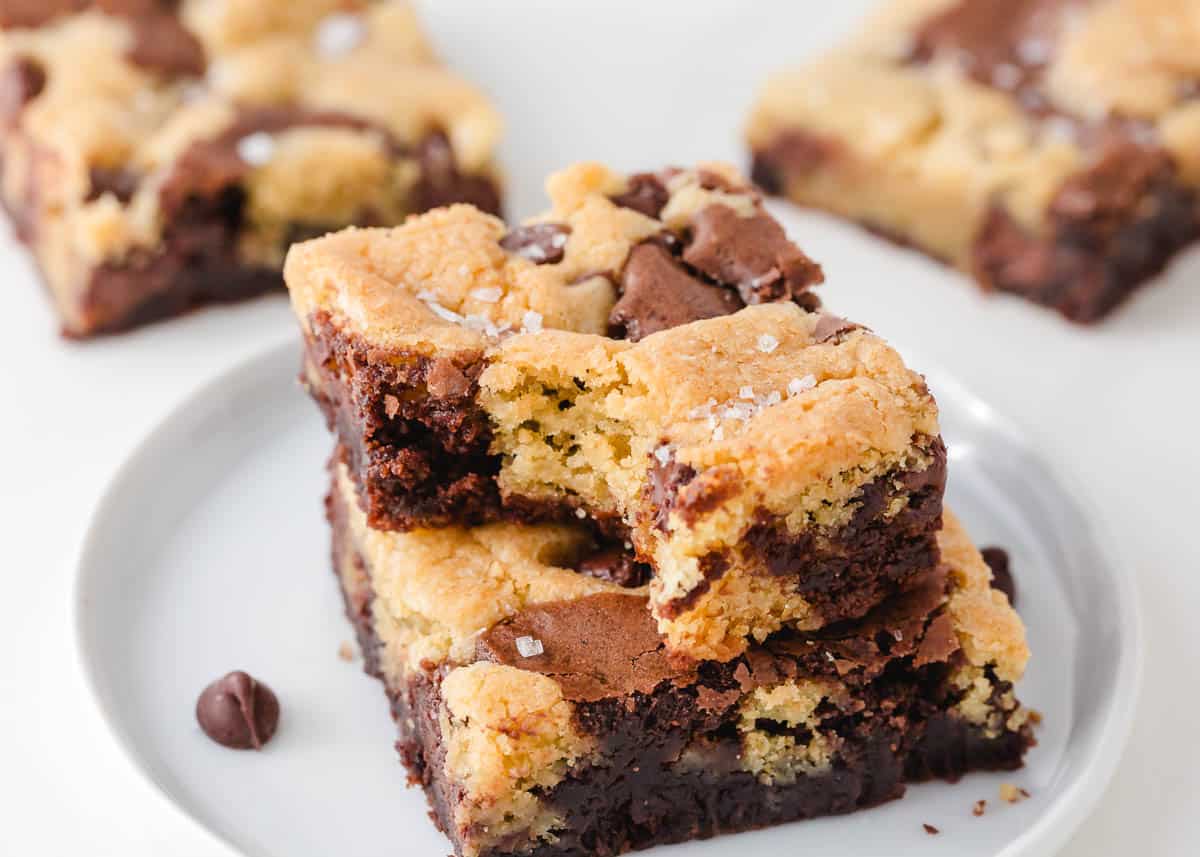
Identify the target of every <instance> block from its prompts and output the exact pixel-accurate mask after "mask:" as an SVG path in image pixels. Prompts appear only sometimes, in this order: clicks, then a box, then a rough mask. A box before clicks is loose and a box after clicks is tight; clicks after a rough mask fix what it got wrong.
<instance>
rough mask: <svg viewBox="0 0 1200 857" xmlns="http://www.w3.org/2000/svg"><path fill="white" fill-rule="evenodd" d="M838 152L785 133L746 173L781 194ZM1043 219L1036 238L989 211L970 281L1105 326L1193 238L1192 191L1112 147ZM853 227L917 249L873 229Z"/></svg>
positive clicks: (1149, 160)
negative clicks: (1106, 318)
mask: <svg viewBox="0 0 1200 857" xmlns="http://www.w3.org/2000/svg"><path fill="white" fill-rule="evenodd" d="M1116 133H1119V132H1116ZM837 151H838V149H837V145H836V143H835V142H832V141H826V140H822V139H819V138H817V137H816V136H814V135H808V134H804V133H802V132H788V133H786V134H784V135H781V136H780V138H779V140H778V141H777V142H776V144H774V145H772V146H768V147H765V148H762V149H760V150H758V151H756V152H755V153H754V156H753V157H754V162H753V166H752V174H753V177H754V180H755V181H756V182H757V183H758V184H759V185H760V186H761V187H762V188H763V189H764V190H766V191H768V192H769V193H782V192H784V190H785V189H786V186H787V182H788V176H790V175H804V174H807V173H809V172H812V171H814V170H818V169H820V168H821V166H822V164H823V163H824V162H825V161H826V160H827V159H829V158H835V157H837ZM1047 215H1048V224H1047V228H1046V231H1045V232H1044V233H1043V234H1034V233H1031V232H1029V231H1028V230H1027V229H1025V228H1024V227H1022V226H1021V225H1019V224H1018V223H1017V222H1016V221H1015V220H1013V218H1012V217H1011V216H1010V215H1009V214H1008V213H1007V212H1006V211H1005V210H1004V208H1003V207H1002V206H1000V205H997V206H995V207H994V208H993V209H992V211H991V214H990V216H989V217H988V219H987V221H986V222H985V223H984V225H983V227H982V229H981V230H980V232H979V235H978V236H977V237H976V239H975V243H974V246H973V248H972V261H971V273H972V274H973V275H974V276H975V277H976V278H977V279H978V280H979V282H980V283H981V284H982V285H983V286H984V287H985V288H988V289H995V290H996V291H1001V292H1010V293H1013V294H1017V295H1020V296H1021V297H1023V298H1025V299H1027V300H1030V301H1033V302H1034V303H1037V304H1040V305H1042V306H1045V307H1049V308H1051V309H1054V310H1057V311H1058V312H1059V313H1061V314H1062V315H1063V316H1065V317H1066V318H1068V319H1070V320H1071V321H1076V322H1082V323H1088V322H1094V321H1098V320H1100V319H1101V318H1103V317H1104V316H1105V315H1107V314H1108V313H1109V312H1111V311H1112V310H1113V309H1114V308H1116V307H1117V306H1119V305H1120V304H1121V303H1122V302H1123V301H1124V300H1125V299H1126V298H1128V297H1129V296H1130V295H1131V294H1132V293H1133V292H1134V291H1136V290H1137V288H1138V287H1139V286H1141V285H1142V284H1143V283H1145V282H1146V281H1147V280H1149V279H1151V278H1152V277H1155V276H1157V275H1158V274H1160V273H1162V271H1163V270H1164V269H1165V268H1166V266H1167V264H1168V263H1169V262H1170V261H1171V259H1172V258H1173V257H1174V256H1175V254H1177V253H1178V252H1180V251H1181V250H1183V249H1184V248H1185V247H1187V246H1188V245H1190V244H1192V243H1193V242H1195V241H1196V240H1198V239H1200V197H1198V195H1197V193H1196V191H1195V190H1193V189H1192V188H1190V187H1188V186H1186V185H1185V184H1184V183H1183V181H1182V179H1181V178H1180V176H1179V174H1178V170H1177V168H1176V166H1175V163H1174V161H1173V160H1172V158H1171V157H1170V156H1169V155H1168V154H1167V153H1166V152H1164V151H1163V150H1161V149H1157V148H1154V147H1151V146H1143V145H1140V144H1137V143H1132V142H1124V143H1114V144H1112V145H1111V146H1109V147H1108V148H1107V149H1106V150H1105V152H1104V153H1103V154H1102V155H1101V156H1100V157H1099V159H1098V160H1097V162H1096V164H1095V165H1094V166H1092V167H1091V168H1089V169H1087V170H1085V171H1083V172H1081V173H1078V174H1077V175H1075V176H1073V177H1072V178H1071V179H1069V180H1068V181H1067V182H1066V183H1065V184H1064V185H1063V187H1062V188H1061V189H1059V191H1058V193H1057V194H1055V197H1054V199H1053V200H1052V202H1051V204H1050V208H1049V210H1048V212H1047ZM860 225H861V226H863V227H864V228H865V229H867V230H869V231H871V232H873V233H875V234H883V236H884V237H886V238H888V239H889V240H892V241H893V242H895V243H898V244H900V245H902V246H907V247H914V245H913V244H912V243H911V242H909V241H907V240H906V239H905V238H904V237H903V236H897V235H895V234H893V233H888V232H886V231H883V230H881V229H880V228H879V227H878V226H877V225H876V224H872V223H862V224H860ZM915 249H922V248H920V247H916V248H915Z"/></svg>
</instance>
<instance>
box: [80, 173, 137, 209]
mask: <svg viewBox="0 0 1200 857" xmlns="http://www.w3.org/2000/svg"><path fill="white" fill-rule="evenodd" d="M89 179H90V181H91V188H90V189H89V190H88V195H87V198H86V199H87V201H88V202H91V201H92V200H95V199H99V198H100V197H102V196H104V194H106V193H111V194H112V195H113V196H115V197H116V198H117V199H118V200H119V201H120V202H123V203H125V202H129V200H131V199H133V195H134V193H136V192H137V187H138V182H139V181H141V176H139V175H138V174H137V173H135V172H133V171H132V170H127V169H125V168H124V167H92V168H91V170H90V171H89Z"/></svg>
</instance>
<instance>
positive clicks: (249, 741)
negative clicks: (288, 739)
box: [196, 671, 279, 750]
mask: <svg viewBox="0 0 1200 857" xmlns="http://www.w3.org/2000/svg"><path fill="white" fill-rule="evenodd" d="M196 720H197V721H198V722H199V723H200V728H201V729H203V730H204V734H205V735H207V736H208V737H209V738H211V739H213V740H214V741H216V742H217V743H218V744H220V745H222V746H224V747H232V748H233V749H235V750H250V749H254V750H261V749H262V748H263V745H264V744H266V743H267V742H268V741H270V740H271V736H273V735H274V734H275V728H276V727H277V726H278V725H279V699H278V698H277V697H276V696H275V694H274V692H272V690H271V688H269V687H267V686H266V685H265V684H262V683H260V682H258V681H256V680H255V679H254V678H252V677H250V676H249V675H247V674H246V673H244V672H240V671H238V672H231V673H229V674H228V675H226V676H224V677H222V678H219V679H217V680H216V681H214V682H213V683H212V684H210V685H209V686H208V687H206V688H205V689H204V692H203V693H201V694H200V698H199V699H198V700H197V701H196Z"/></svg>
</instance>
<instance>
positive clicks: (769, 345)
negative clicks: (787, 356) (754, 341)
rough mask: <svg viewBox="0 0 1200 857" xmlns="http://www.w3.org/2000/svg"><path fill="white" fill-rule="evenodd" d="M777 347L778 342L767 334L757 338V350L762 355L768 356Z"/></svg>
mask: <svg viewBox="0 0 1200 857" xmlns="http://www.w3.org/2000/svg"><path fill="white" fill-rule="evenodd" d="M778 347H779V340H778V339H776V338H775V337H774V336H772V335H771V334H769V333H764V334H763V335H762V336H760V337H759V338H758V350H759V351H761V352H762V353H763V354H770V353H771V352H772V351H774V350H775V349H776V348H778Z"/></svg>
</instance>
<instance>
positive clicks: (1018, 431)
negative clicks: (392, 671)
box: [70, 336, 1145, 857]
mask: <svg viewBox="0 0 1200 857" xmlns="http://www.w3.org/2000/svg"><path fill="white" fill-rule="evenodd" d="M301 347H302V346H301V343H300V342H299V340H298V339H297V338H296V337H295V336H288V337H286V338H277V339H276V340H275V341H272V342H269V343H268V344H266V345H264V346H263V347H261V348H260V349H259V350H258V351H255V352H254V353H252V354H250V355H249V356H247V357H245V358H243V359H242V360H239V361H238V362H236V363H234V364H232V365H231V366H229V367H227V368H225V369H223V370H221V371H220V372H218V373H217V374H215V375H213V376H211V377H210V378H208V379H206V380H205V381H203V382H202V383H200V384H198V385H196V386H195V387H194V388H193V389H191V390H190V391H188V392H187V393H185V394H184V395H182V396H181V397H180V398H178V399H177V400H176V401H175V402H174V404H173V405H172V406H171V407H170V408H169V409H168V410H167V411H166V412H165V413H164V414H162V415H161V416H160V417H159V418H158V419H157V420H156V421H155V422H154V424H153V425H152V426H151V428H150V429H149V430H148V431H147V432H146V433H145V434H144V435H143V436H142V437H141V438H139V439H138V440H137V441H136V442H134V443H133V445H132V446H131V447H130V448H129V449H128V450H127V451H126V452H125V455H124V457H123V458H122V459H121V461H120V463H119V464H118V465H117V467H116V468H115V469H114V470H113V471H112V472H111V473H110V475H109V477H108V479H107V481H106V483H105V486H104V489H103V490H102V491H101V493H100V495H99V497H98V498H97V500H96V501H95V504H94V505H93V507H92V508H91V510H90V512H89V513H88V516H87V520H86V523H85V526H84V528H83V532H82V536H81V537H80V538H79V539H78V541H77V543H76V548H75V550H74V551H73V552H72V554H71V555H70V556H71V560H70V562H71V575H72V580H71V586H70V601H71V605H70V613H71V617H70V625H71V629H72V636H73V638H74V639H73V641H72V642H73V645H72V649H73V653H74V660H75V666H76V669H77V671H78V673H79V674H80V675H81V678H82V681H83V685H84V687H85V689H86V691H87V693H86V696H87V697H88V700H89V702H88V704H89V705H90V710H91V712H92V713H93V714H94V715H98V719H99V720H100V721H101V723H102V724H103V728H104V731H105V732H106V733H107V734H108V737H109V738H110V740H112V742H113V743H114V744H115V745H116V746H117V747H118V748H119V749H120V751H121V756H122V759H123V763H124V765H125V766H126V767H127V768H129V769H131V770H133V771H134V772H136V776H137V779H139V780H140V781H141V782H142V783H143V784H145V785H148V786H149V787H150V789H149V791H151V792H152V793H153V794H154V795H155V800H156V802H158V803H160V804H161V805H162V806H163V807H164V808H165V809H167V810H168V811H169V812H173V813H174V814H175V816H176V817H178V818H183V819H186V820H187V822H188V823H189V824H190V825H191V827H193V828H194V829H196V830H197V831H198V832H199V833H201V834H203V835H204V837H205V838H206V839H207V841H208V842H209V843H211V844H212V845H215V846H221V847H223V848H224V849H225V850H226V852H227V853H231V854H241V855H255V854H256V853H258V852H256V851H249V850H247V849H246V847H245V845H244V844H243V843H235V842H234V841H232V839H231V838H230V837H228V836H226V835H224V834H222V833H220V832H219V831H217V830H216V829H214V828H212V827H210V826H209V825H208V824H206V823H205V822H204V821H203V820H202V819H201V818H199V817H198V816H197V815H196V814H195V813H194V812H193V811H192V810H191V809H190V808H189V807H187V806H186V805H185V804H183V803H181V802H179V801H177V800H175V799H174V798H173V797H172V796H171V794H170V793H169V792H168V790H167V789H166V788H165V787H164V786H163V785H162V784H161V783H159V782H158V780H157V778H156V777H155V776H154V775H153V773H152V771H151V770H150V769H149V768H148V767H147V765H146V764H145V762H144V760H143V759H142V758H141V756H140V754H139V753H138V751H137V750H136V748H135V746H134V745H133V741H132V736H129V735H127V734H126V731H125V730H124V728H123V727H122V726H121V725H120V723H119V721H118V718H117V716H116V714H115V712H114V711H113V710H112V708H111V706H110V705H109V704H108V702H107V701H106V699H105V694H104V692H103V691H102V683H101V679H100V677H99V671H98V669H97V665H96V664H95V662H94V661H93V659H92V657H91V655H90V654H89V652H88V647H87V645H86V643H87V633H88V631H87V627H88V621H89V620H88V617H87V609H88V604H87V596H88V592H89V584H88V580H89V579H90V578H91V577H93V576H94V575H93V573H91V572H89V568H91V567H93V566H94V565H95V563H96V560H95V559H94V554H95V553H96V552H97V551H98V550H99V549H100V548H99V546H98V542H99V539H100V535H99V534H100V531H101V525H102V524H103V523H104V518H105V517H106V516H107V515H108V514H109V512H108V509H109V508H110V507H111V506H112V505H113V504H114V503H116V502H117V501H118V498H119V497H120V496H121V494H122V493H123V491H125V490H127V489H128V487H129V482H130V480H131V479H132V478H133V475H134V473H135V472H136V470H137V469H138V468H139V467H140V466H141V463H142V460H143V458H144V457H145V456H146V455H147V454H148V452H149V450H150V449H151V448H153V447H154V446H156V445H157V444H159V443H161V442H162V441H163V440H164V439H165V438H166V437H167V436H168V435H170V434H171V433H172V430H173V429H174V427H175V424H176V423H177V422H179V421H181V420H186V419H188V416H187V415H188V414H189V413H192V412H195V407H194V406H195V403H197V402H199V401H203V400H207V399H209V398H213V397H215V396H217V395H219V394H220V393H219V391H220V390H221V388H223V387H226V386H228V385H230V384H231V383H235V382H236V379H237V378H238V377H240V376H242V375H245V374H248V373H252V372H256V371H257V372H261V371H262V370H263V368H264V367H265V366H266V365H269V364H271V363H273V362H274V361H276V360H282V359H284V355H285V353H286V354H290V355H292V356H293V357H296V358H297V359H298V356H299V354H300V349H301ZM904 353H905V362H906V363H907V364H909V365H914V366H922V367H925V371H924V372H923V373H922V374H923V375H924V376H925V377H926V378H927V379H929V381H930V386H931V387H933V388H934V389H935V390H938V391H942V390H953V392H954V396H955V398H957V399H960V400H962V401H963V402H965V403H969V404H971V405H977V406H980V407H982V408H985V409H986V410H987V412H988V415H989V420H990V421H991V427H992V429H993V430H994V431H997V432H999V433H1001V434H1003V435H1004V437H1005V439H1006V440H1007V441H1008V442H1010V443H1014V444H1016V445H1017V446H1019V447H1020V448H1022V450H1023V451H1024V452H1025V453H1026V454H1028V455H1029V456H1030V457H1031V459H1032V460H1033V461H1034V462H1035V463H1036V464H1037V465H1038V466H1039V467H1041V468H1042V469H1043V471H1044V473H1045V474H1046V476H1047V477H1048V478H1049V479H1051V480H1052V481H1054V482H1056V483H1058V487H1059V488H1060V489H1061V491H1062V493H1063V494H1064V495H1065V496H1066V497H1067V498H1069V499H1070V501H1071V502H1072V503H1074V504H1075V505H1076V507H1077V509H1078V511H1079V513H1080V517H1081V518H1082V520H1083V522H1084V524H1085V526H1086V528H1087V534H1088V536H1089V538H1090V539H1091V540H1092V541H1093V543H1094V544H1096V545H1098V546H1099V547H1100V548H1101V549H1102V553H1103V555H1105V556H1109V557H1112V560H1111V561H1110V562H1107V563H1104V564H1103V567H1104V574H1105V576H1106V577H1107V579H1108V583H1109V585H1110V586H1112V587H1113V588H1114V591H1115V594H1116V596H1117V604H1118V617H1119V626H1120V633H1121V637H1122V641H1123V645H1122V646H1121V647H1120V649H1119V658H1118V662H1117V664H1116V665H1115V667H1116V668H1115V671H1114V673H1115V674H1114V680H1113V686H1112V693H1111V698H1110V700H1109V704H1108V706H1107V708H1108V710H1107V712H1106V713H1105V715H1104V719H1103V722H1102V724H1101V725H1100V727H1099V728H1098V730H1097V733H1096V738H1095V742H1094V743H1095V745H1096V747H1103V748H1107V749H1109V750H1110V751H1111V750H1112V749H1113V748H1116V750H1117V752H1104V753H1100V752H1095V751H1093V752H1092V753H1091V754H1090V755H1088V756H1087V757H1085V758H1084V760H1083V763H1082V764H1081V765H1080V767H1079V769H1078V771H1077V772H1076V773H1075V774H1074V776H1073V779H1072V780H1071V781H1069V782H1068V783H1067V784H1066V787H1065V788H1064V789H1062V790H1061V791H1060V792H1059V793H1058V794H1056V795H1055V796H1054V797H1053V798H1052V802H1051V803H1050V804H1049V806H1048V807H1047V808H1046V811H1045V812H1044V813H1043V814H1042V815H1041V816H1040V818H1038V819H1037V820H1036V821H1035V822H1034V823H1033V824H1032V825H1030V827H1029V828H1027V829H1026V830H1025V831H1023V832H1022V833H1021V834H1019V835H1018V836H1016V837H1015V838H1013V839H1012V840H1010V841H1009V842H1008V843H1007V844H1006V845H1005V846H1004V847H1003V848H1001V850H1000V851H999V852H997V854H996V857H1038V855H1051V854H1054V853H1056V852H1057V851H1058V850H1059V849H1061V848H1062V847H1063V846H1064V845H1065V844H1066V843H1067V842H1068V841H1069V840H1070V838H1071V837H1072V836H1073V835H1074V834H1075V833H1076V831H1077V830H1078V829H1079V828H1080V826H1081V825H1082V824H1083V822H1084V821H1085V820H1086V819H1087V818H1088V817H1089V816H1090V815H1091V813H1092V812H1093V811H1094V810H1095V808H1096V806H1097V805H1098V804H1099V802H1100V800H1101V798H1102V797H1103V796H1104V794H1105V792H1106V791H1107V790H1108V787H1109V785H1110V783H1111V782H1112V780H1113V778H1114V777H1115V775H1116V771H1117V768H1118V767H1119V766H1120V764H1121V762H1122V760H1123V759H1124V756H1125V752H1126V750H1127V748H1128V744H1129V739H1130V737H1131V735H1132V732H1133V727H1134V724H1135V722H1136V713H1137V709H1138V705H1139V703H1140V700H1141V691H1142V686H1143V681H1144V668H1145V663H1144V661H1145V639H1144V625H1143V611H1142V604H1141V595H1140V591H1139V589H1138V586H1137V573H1136V570H1135V567H1134V566H1133V565H1132V564H1130V563H1128V562H1126V560H1125V556H1124V551H1123V550H1122V549H1121V548H1120V546H1119V545H1117V544H1115V540H1114V539H1113V538H1112V536H1111V535H1109V532H1110V529H1111V528H1108V527H1105V526H1102V523H1105V522H1107V516H1106V515H1104V514H1103V513H1102V512H1101V510H1100V509H1099V508H1098V506H1097V504H1095V503H1094V502H1093V501H1092V500H1091V499H1090V496H1089V495H1088V493H1087V492H1086V491H1084V490H1083V484H1082V481H1081V480H1080V479H1079V478H1077V477H1076V475H1075V474H1074V473H1072V472H1070V470H1069V468H1067V467H1065V466H1064V464H1063V463H1062V462H1061V461H1058V460H1054V459H1052V458H1050V457H1049V456H1046V455H1044V454H1043V453H1042V452H1041V450H1040V449H1038V447H1037V446H1036V445H1035V444H1034V443H1033V442H1032V441H1031V440H1030V439H1029V438H1030V437H1031V435H1030V434H1029V433H1028V432H1026V431H1023V430H1022V427H1021V423H1020V422H1019V421H1017V420H1014V419H1013V418H1011V417H1009V416H1008V415H1006V414H1004V413H1002V412H1000V411H998V410H997V409H996V408H994V407H993V406H992V405H991V404H989V403H988V402H987V401H986V400H985V399H983V398H982V397H980V396H979V395H978V394H976V393H975V392H974V391H973V390H972V389H971V388H970V387H969V386H967V385H966V384H965V383H963V382H962V381H960V380H959V379H958V378H957V377H956V376H954V375H953V374H952V373H951V372H949V371H947V370H946V369H945V368H944V367H941V366H940V365H939V364H938V363H937V361H923V360H921V358H920V357H919V354H918V352H915V351H913V350H911V349H905V350H904Z"/></svg>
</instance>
